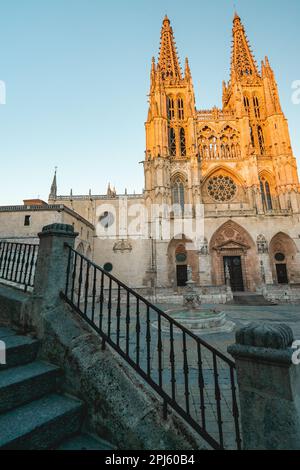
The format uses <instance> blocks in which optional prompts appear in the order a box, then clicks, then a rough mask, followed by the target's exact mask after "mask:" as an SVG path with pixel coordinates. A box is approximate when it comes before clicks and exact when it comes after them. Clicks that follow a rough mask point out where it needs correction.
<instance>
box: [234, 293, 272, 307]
mask: <svg viewBox="0 0 300 470" xmlns="http://www.w3.org/2000/svg"><path fill="white" fill-rule="evenodd" d="M228 304H229V305H245V306H249V307H251V306H253V307H268V306H272V305H276V303H274V302H270V301H269V300H267V299H265V297H264V296H263V295H260V294H252V293H249V292H239V293H234V294H233V301H231V302H228Z"/></svg>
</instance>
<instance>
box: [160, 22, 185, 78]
mask: <svg viewBox="0 0 300 470" xmlns="http://www.w3.org/2000/svg"><path fill="white" fill-rule="evenodd" d="M159 69H160V73H161V78H162V79H163V80H167V81H177V80H181V79H182V75H181V68H180V64H179V59H178V55H177V50H176V45H175V39H174V34H173V29H172V27H171V24H170V20H169V18H168V17H167V15H166V16H165V18H164V21H163V26H162V30H161V43H160V55H159Z"/></svg>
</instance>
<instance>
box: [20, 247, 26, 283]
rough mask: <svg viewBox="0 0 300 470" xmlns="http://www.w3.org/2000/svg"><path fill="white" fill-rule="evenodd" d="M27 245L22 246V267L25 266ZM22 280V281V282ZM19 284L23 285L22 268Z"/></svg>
mask: <svg viewBox="0 0 300 470" xmlns="http://www.w3.org/2000/svg"><path fill="white" fill-rule="evenodd" d="M26 252H27V245H23V256H22V266H23V267H24V266H25V260H26ZM22 278H23V281H22ZM19 283H20V284H24V268H23V269H21V270H20V276H19Z"/></svg>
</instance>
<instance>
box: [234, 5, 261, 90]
mask: <svg viewBox="0 0 300 470" xmlns="http://www.w3.org/2000/svg"><path fill="white" fill-rule="evenodd" d="M258 76H259V72H258V68H257V64H256V62H255V59H254V56H253V53H252V51H251V48H250V45H249V42H248V38H247V35H246V32H245V28H244V26H243V24H242V22H241V18H240V17H239V16H238V14H237V13H235V15H234V19H233V48H232V58H231V82H235V81H236V80H249V79H250V80H251V79H255V78H257V77H258Z"/></svg>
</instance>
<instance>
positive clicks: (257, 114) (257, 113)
mask: <svg viewBox="0 0 300 470" xmlns="http://www.w3.org/2000/svg"><path fill="white" fill-rule="evenodd" d="M253 106H254V114H255V117H256V118H257V119H260V106H259V100H258V98H257V96H254V98H253Z"/></svg>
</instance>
